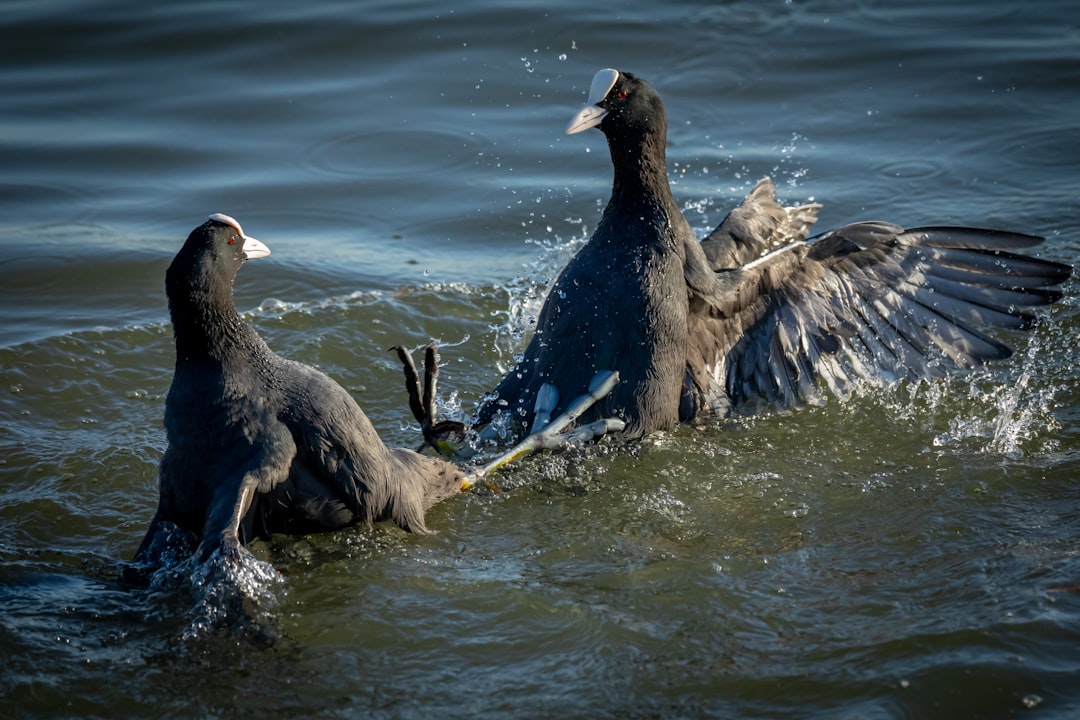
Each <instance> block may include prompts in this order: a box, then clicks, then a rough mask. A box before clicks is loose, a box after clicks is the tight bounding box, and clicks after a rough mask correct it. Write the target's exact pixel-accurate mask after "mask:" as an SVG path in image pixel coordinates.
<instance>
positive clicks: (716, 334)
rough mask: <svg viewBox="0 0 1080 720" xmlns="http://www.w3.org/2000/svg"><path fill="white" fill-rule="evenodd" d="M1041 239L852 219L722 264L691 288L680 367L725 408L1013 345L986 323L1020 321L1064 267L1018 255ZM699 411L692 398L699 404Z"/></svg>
mask: <svg viewBox="0 0 1080 720" xmlns="http://www.w3.org/2000/svg"><path fill="white" fill-rule="evenodd" d="M1040 242H1042V238H1039V237H1035V236H1032V235H1023V234H1019V233H1010V232H1002V231H996V230H982V229H973V228H955V227H926V228H913V229H909V230H905V229H903V228H901V227H899V226H896V225H892V224H889V223H881V222H863V223H856V224H853V225H847V226H845V227H842V228H839V229H837V230H834V231H831V232H828V233H824V234H822V235H818V236H816V237H814V238H811V239H810V240H809V241H807V242H796V243H792V244H790V245H788V246H786V247H783V248H781V249H778V250H775V251H773V252H770V253H768V254H766V255H765V256H764V257H760V258H759V259H757V260H754V261H752V262H749V263H746V264H744V265H742V266H741V267H739V268H738V269H734V270H730V271H721V272H719V273H718V274H717V277H718V280H719V288H718V290H717V292H716V293H715V294H714V295H713V297H709V298H701V299H696V300H694V301H693V305H692V308H691V311H692V317H691V326H690V332H691V338H690V342H691V348H690V355H689V370H690V375H691V376H692V378H693V379H692V382H693V384H694V390H695V392H696V393H697V394H698V402H699V403H703V404H704V405H705V406H707V407H708V409H709V410H710V411H711V412H712V413H713V414H717V415H721V416H725V415H729V414H732V413H733V412H739V413H750V412H755V411H757V410H759V409H765V408H783V407H791V406H794V405H800V404H803V403H807V402H813V401H816V400H819V399H820V398H821V389H822V388H823V387H824V388H827V389H828V390H829V391H831V392H832V393H834V394H836V395H840V396H843V395H845V394H846V393H848V392H849V391H850V390H851V388H852V387H853V385H854V383H855V382H857V381H858V380H861V379H878V380H880V379H889V378H899V377H906V378H912V379H915V378H927V377H933V376H937V375H940V374H941V373H942V372H943V371H944V369H945V367H947V365H948V361H951V362H952V363H953V364H955V365H957V366H960V367H964V368H969V367H974V366H976V365H979V364H981V363H983V362H985V361H987V360H993V359H997V358H1003V357H1008V356H1009V354H1010V353H1011V351H1010V350H1009V348H1008V347H1007V346H1006V345H1004V344H1003V343H1001V342H999V341H998V340H995V339H994V338H992V337H990V336H988V335H986V334H985V333H984V332H983V329H984V328H987V327H1006V328H1023V327H1027V326H1028V325H1030V324H1031V322H1032V321H1033V319H1034V317H1033V315H1032V314H1031V313H1030V311H1029V310H1027V308H1031V307H1036V306H1040V305H1047V304H1049V303H1052V302H1054V301H1055V300H1057V299H1058V298H1060V297H1061V292H1060V291H1059V290H1057V289H1055V288H1054V286H1056V285H1058V284H1059V283H1061V282H1062V281H1064V280H1065V279H1066V278H1068V277H1069V275H1070V273H1071V272H1072V268H1071V267H1069V266H1067V265H1062V264H1060V263H1055V262H1050V261H1046V260H1041V259H1038V258H1033V257H1029V256H1026V255H1022V254H1019V253H1018V252H1017V251H1019V250H1022V249H1025V248H1030V247H1033V246H1035V245H1038V244H1039V243H1040ZM699 410H700V408H699Z"/></svg>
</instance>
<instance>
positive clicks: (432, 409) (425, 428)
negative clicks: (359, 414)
mask: <svg viewBox="0 0 1080 720" xmlns="http://www.w3.org/2000/svg"><path fill="white" fill-rule="evenodd" d="M390 349H391V350H395V351H396V352H397V356H398V359H399V360H401V365H402V369H403V370H404V372H405V391H406V392H408V394H409V409H410V410H412V414H413V417H415V418H416V419H417V420H418V421H419V422H420V430H421V432H423V433H424V442H423V443H421V444H420V447H418V448H417V449H416V451H417V452H420V451H422V450H423V449H424V448H425V447H429V446H430V447H432V448H434V449H435V452H437V453H439V454H440V455H446V456H450V457H452V456H454V455H457V454H458V452H459V451H461V450H462V448H464V447H466V446H467V443H466V439H465V435H466V430H467V429H468V428H467V427H466V425H465V423H462V422H457V421H456V420H443V421H438V420H437V418H438V410H437V408H436V406H435V387H436V384H437V383H438V375H439V350H438V345H436V343H434V342H431V343H428V345H427V347H426V348H424V387H423V395H422V396H421V388H420V376H419V375H418V374H417V372H416V364H415V363H414V362H413V359H412V353H410V352H409V351H408V350H407V349H406V348H405V347H404V346H402V345H395V346H394V347H392V348H390Z"/></svg>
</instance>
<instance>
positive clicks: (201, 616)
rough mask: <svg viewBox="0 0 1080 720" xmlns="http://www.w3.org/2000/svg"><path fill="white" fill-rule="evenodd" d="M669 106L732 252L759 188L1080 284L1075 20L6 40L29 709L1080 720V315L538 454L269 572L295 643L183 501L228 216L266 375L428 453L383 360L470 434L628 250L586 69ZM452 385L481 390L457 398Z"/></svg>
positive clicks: (191, 20)
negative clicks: (412, 376) (584, 266)
mask: <svg viewBox="0 0 1080 720" xmlns="http://www.w3.org/2000/svg"><path fill="white" fill-rule="evenodd" d="M606 66H614V67H619V68H624V69H627V70H631V71H634V72H638V73H640V74H641V75H643V76H645V77H647V78H648V79H649V80H650V81H651V82H652V83H653V84H654V85H656V86H657V87H658V88H659V90H660V91H661V93H662V94H663V96H664V98H665V101H666V103H667V106H668V112H669V117H670V126H671V133H670V135H671V138H670V139H671V147H670V148H669V163H670V170H671V172H672V177H673V179H674V180H675V182H676V188H675V189H676V194H677V196H678V197H679V198H680V199H681V200H682V201H684V202H685V204H686V212H687V216H688V217H689V218H690V220H691V223H692V224H693V225H694V226H695V227H698V228H702V229H705V228H707V227H710V226H711V225H712V224H714V223H716V222H717V221H719V220H720V218H722V217H723V215H724V214H725V212H726V210H727V208H728V207H729V206H730V205H731V204H732V203H733V202H734V201H735V200H736V199H737V198H739V197H741V195H742V194H743V193H744V192H745V191H746V189H748V188H749V186H750V185H751V184H752V183H753V182H754V181H755V180H756V179H757V178H759V177H761V176H763V175H772V176H773V177H775V178H776V180H777V184H778V185H779V187H780V188H781V194H782V195H783V196H784V198H785V199H787V200H789V201H791V202H797V201H805V200H807V199H810V198H813V199H815V200H817V201H820V202H823V203H824V204H825V208H824V209H823V211H822V219H821V225H822V226H824V227H829V226H833V225H837V224H840V223H842V222H846V221H851V220H855V219H866V218H881V219H885V220H892V221H896V222H900V223H905V224H910V225H916V224H931V223H954V224H971V225H983V226H994V227H1004V228H1010V229H1014V230H1021V231H1027V232H1034V233H1038V234H1042V235H1045V236H1047V237H1048V241H1047V243H1046V244H1045V245H1044V246H1043V247H1042V248H1041V249H1040V252H1041V254H1042V255H1043V256H1045V257H1048V258H1051V259H1054V260H1058V261H1061V262H1069V263H1075V262H1076V261H1077V258H1078V257H1080V239H1078V238H1080V180H1078V179H1077V173H1076V168H1077V167H1080V135H1078V131H1077V128H1078V124H1077V118H1080V94H1078V93H1077V89H1078V88H1080V12H1078V11H1077V10H1076V9H1074V8H1073V7H1072V5H1071V4H1069V3H1064V2H1062V3H1054V2H1045V3H1035V4H1029V5H1017V4H1014V3H1002V2H995V3H984V4H982V5H980V6H978V7H977V8H976V7H975V6H971V5H969V4H957V5H955V6H950V5H942V4H939V3H934V4H929V3H927V4H910V3H896V4H883V3H862V4H859V5H856V6H854V7H852V6H849V5H848V4H834V3H827V2H808V3H798V2H791V3H785V2H775V3H770V4H760V3H728V4H714V3H706V2H674V3H665V4H657V3H636V2H635V3H629V4H627V3H623V4H622V6H621V7H612V8H605V7H601V6H597V5H595V4H594V5H587V4H584V5H583V4H580V3H570V2H561V1H559V0H556V2H549V3H543V4H532V3H512V4H509V5H503V4H499V3H469V4H464V5H462V6H455V5H453V4H450V5H446V4H439V3H419V2H405V3H401V2H385V3H367V4H357V5H354V4H349V3H328V4H310V3H309V4H304V5H292V4H287V3H252V4H243V3H220V2H218V3H182V4H175V5H169V4H143V5H131V4H128V3H105V2H101V3H95V2H44V3H14V4H9V5H7V6H5V7H4V8H3V9H0V69H2V72H0V95H2V97H3V98H4V103H3V104H4V110H3V112H2V113H0V190H2V191H0V716H3V717H14V718H38V717H41V718H44V717H79V718H87V717H109V718H114V717H200V718H202V717H238V716H245V717H250V716H257V715H263V716H269V717H275V718H276V717H305V718H307V717H350V718H351V717H365V716H370V717H388V718H413V717H423V718H428V717H498V718H518V717H520V718H534V717H588V718H603V717H612V718H615V717H618V718H622V717H688V718H690V717H704V716H711V717H746V718H761V717H793V718H804V717H805V718H810V717H813V718H886V717H887V718H892V717H906V718H968V717H990V718H995V717H1013V716H1021V717H1026V716H1032V717H1045V718H1070V717H1075V716H1077V715H1078V714H1080V651H1078V649H1077V648H1078V645H1080V559H1078V558H1080V554H1078V550H1080V544H1078V543H1080V541H1078V537H1080V483H1078V480H1077V476H1078V470H1080V434H1078V430H1077V428H1078V420H1080V390H1078V387H1080V383H1078V382H1077V381H1078V378H1080V372H1078V370H1077V367H1078V366H1080V348H1078V347H1077V337H1078V334H1080V308H1078V304H1077V301H1076V296H1075V290H1076V281H1075V280H1073V281H1070V283H1069V284H1068V285H1067V287H1066V290H1067V293H1068V294H1067V297H1066V299H1065V300H1064V301H1063V302H1062V303H1060V304H1059V305H1058V306H1056V307H1054V308H1052V309H1051V310H1049V311H1048V312H1046V313H1045V315H1044V317H1043V321H1042V322H1041V323H1040V325H1039V327H1038V328H1036V330H1035V331H1034V332H1033V333H1030V334H1026V335H1012V336H1002V337H1003V339H1005V340H1007V341H1009V342H1010V343H1011V344H1012V345H1013V346H1014V347H1015V348H1016V350H1017V352H1016V354H1015V356H1014V357H1013V358H1012V359H1011V360H1010V361H1009V362H1006V363H999V364H996V365H994V366H991V367H988V368H984V369H981V370H979V371H977V372H975V373H973V374H969V375H964V376H957V377H956V378H953V379H950V380H947V381H942V382H939V383H935V384H933V385H929V386H920V387H910V386H900V387H897V388H892V389H889V390H868V391H867V392H866V393H864V394H863V395H861V396H859V397H856V398H853V399H851V400H849V401H847V402H843V403H840V402H832V403H829V404H828V405H826V406H824V407H820V408H806V409H803V410H799V411H796V412H791V413H786V414H783V415H776V416H768V417H761V418H756V419H753V420H749V421H744V422H733V423H726V424H717V425H713V426H706V427H700V428H684V429H682V430H680V431H679V432H677V433H674V434H670V435H660V436H655V437H651V438H648V439H647V440H646V441H645V442H643V443H641V444H640V445H637V446H634V447H632V448H622V449H619V448H614V447H611V446H608V445H604V444H602V445H600V446H599V447H594V448H590V449H589V450H587V451H585V452H576V453H570V454H561V455H554V456H544V457H540V458H535V459H532V460H530V461H527V462H525V463H523V464H522V465H521V466H520V467H517V468H515V469H513V470H512V471H510V472H508V473H506V474H505V475H504V476H503V477H502V479H501V482H502V484H503V485H504V492H502V493H501V494H498V495H492V494H489V493H473V494H468V495H464V496H462V497H460V498H456V499H454V500H451V501H449V502H447V503H445V504H443V505H441V506H439V507H437V508H436V509H435V510H434V511H433V512H432V513H431V515H430V518H429V522H428V524H429V527H431V528H433V529H435V530H437V531H438V534H436V535H433V536H428V537H414V536H409V535H406V534H404V533H402V532H400V531H398V530H396V529H394V528H391V527H388V526H377V527H375V528H373V529H369V528H363V527H360V528H353V529H349V530H345V531H341V532H338V533H333V534H328V535H322V536H312V537H304V538H285V537H279V538H275V539H274V540H273V541H272V542H269V543H258V544H255V545H254V546H252V551H253V553H254V555H255V557H256V558H257V560H253V561H251V562H249V563H247V565H246V566H245V567H244V568H242V570H243V572H244V573H245V575H244V576H243V577H240V578H239V579H238V582H239V583H240V584H241V585H242V586H243V587H244V588H246V589H247V591H248V592H249V594H250V595H251V596H252V597H254V598H255V600H256V601H257V604H258V610H257V614H258V615H259V617H261V618H262V619H263V620H264V622H265V623H266V624H267V625H268V626H271V627H273V628H274V629H275V631H276V632H277V635H278V639H277V641H276V642H275V643H273V644H272V645H267V644H265V643H262V642H259V641H258V640H257V639H251V638H249V637H247V636H242V635H238V634H237V633H234V632H230V631H227V630H222V629H220V628H219V627H218V625H220V623H217V622H216V620H217V619H219V617H220V614H221V612H223V611H222V607H223V603H222V602H220V601H221V598H220V597H219V596H218V595H216V594H215V593H216V592H217V590H216V589H215V586H214V584H213V583H212V582H203V581H204V580H205V578H203V577H202V576H200V575H199V574H198V573H197V572H195V571H193V570H192V569H191V568H190V567H186V566H183V565H180V566H177V567H176V568H175V572H174V573H173V574H172V575H171V576H170V577H159V578H158V583H157V585H156V586H155V588H154V589H153V590H152V591H149V592H130V591H127V590H124V589H121V588H120V587H119V586H118V585H117V583H116V572H117V566H118V563H119V562H120V561H121V560H124V559H127V558H129V557H130V556H131V555H132V554H133V553H134V551H135V548H136V547H137V545H138V542H139V540H140V539H141V537H142V533H143V532H144V530H145V528H146V525H147V523H148V522H149V519H150V516H151V515H152V513H153V508H154V504H155V503H156V487H155V468H156V463H157V461H158V459H159V457H160V454H161V452H162V450H163V449H164V432H163V430H162V427H161V418H162V413H163V403H164V396H165V393H166V392H167V390H168V386H169V382H170V379H171V372H172V363H173V348H172V338H171V329H170V327H169V325H168V322H167V313H166V306H165V299H164V291H163V276H164V269H165V267H166V266H167V264H168V262H169V260H170V259H171V257H172V255H173V254H174V253H175V252H176V250H177V249H178V247H179V245H180V243H181V242H182V241H183V239H184V237H186V235H187V233H188V232H189V231H190V230H191V229H192V228H193V227H195V226H196V225H198V224H199V223H201V222H202V221H203V219H204V218H205V217H206V215H207V214H209V213H211V212H218V211H221V212H227V213H229V214H231V215H233V216H235V217H236V218H238V219H239V220H240V221H241V222H242V223H243V225H244V228H245V230H247V231H248V232H249V233H250V234H252V235H254V236H256V237H258V238H260V239H262V240H264V241H265V242H266V243H267V244H268V245H269V246H270V247H271V249H272V250H273V254H272V255H271V256H270V257H269V258H267V259H265V260H259V261H257V262H252V263H250V264H248V265H247V266H245V267H244V268H243V270H242V271H241V274H240V276H239V279H238V281H237V302H238V305H239V307H240V308H241V309H242V310H243V311H244V312H245V314H246V317H247V318H248V320H249V321H250V322H251V323H252V324H253V325H255V326H256V327H257V328H258V330H259V332H260V333H261V334H262V335H263V336H264V337H265V338H266V339H267V341H268V342H269V343H270V345H271V347H273V348H274V349H275V350H277V351H278V352H279V353H281V354H283V355H286V356H288V357H291V358H294V359H297V360H302V361H304V362H308V363H311V364H314V365H317V366H319V367H320V368H322V369H323V370H324V371H326V372H327V373H329V374H330V375H331V376H332V377H334V378H335V379H336V380H338V381H339V382H341V383H342V384H343V385H344V386H345V387H346V388H348V389H349V390H350V391H351V392H352V393H353V394H354V395H355V396H356V397H357V399H358V400H359V402H360V403H361V405H362V406H363V407H364V409H365V411H366V412H367V413H368V415H369V416H370V417H371V419H372V421H373V422H374V423H375V425H376V427H377V428H378V429H379V431H380V433H381V434H382V435H383V437H384V438H385V439H387V440H388V441H389V442H391V443H395V444H404V445H412V444H414V443H415V442H416V441H417V436H418V431H417V429H416V428H415V427H413V426H411V425H409V424H408V421H409V418H408V415H407V408H406V405H405V403H404V394H403V392H402V390H401V379H400V371H399V369H398V367H397V364H396V361H395V359H394V357H393V356H392V354H390V353H388V352H386V348H387V347H389V346H391V345H394V344H397V343H406V344H410V345H413V346H419V345H421V344H423V343H425V342H426V341H427V340H428V339H429V338H437V339H439V340H440V341H441V342H442V343H443V345H444V349H443V359H444V361H446V363H447V365H446V367H445V369H444V371H443V378H442V384H441V386H440V387H441V388H442V390H443V392H444V393H445V398H444V399H445V401H446V404H447V405H448V406H449V407H450V408H451V409H452V408H453V407H455V406H456V407H459V408H461V409H463V410H465V411H468V410H471V409H472V408H473V407H474V403H475V402H476V400H477V399H478V398H479V397H480V395H481V394H482V393H483V392H484V391H485V390H487V389H490V387H491V385H492V384H493V381H494V380H495V379H496V378H497V376H498V375H499V372H500V369H501V368H504V367H506V366H507V364H509V363H510V362H511V361H512V355H513V353H514V352H516V351H518V350H520V349H521V347H522V345H523V341H524V339H525V338H527V334H528V328H529V319H530V315H531V314H533V313H535V312H536V311H537V309H538V307H539V301H540V299H541V298H542V295H543V291H544V287H545V283H546V282H548V281H549V280H551V279H552V278H553V277H554V275H555V274H556V273H557V272H558V270H559V268H560V267H561V265H562V263H564V262H565V261H566V259H567V258H568V257H569V256H570V254H571V253H572V252H573V250H574V248H575V247H576V246H577V244H578V243H580V242H581V241H582V239H583V238H585V237H587V236H588V234H589V232H591V229H592V227H594V226H595V223H596V220H597V218H598V216H599V211H600V209H601V207H602V203H603V202H604V201H606V197H607V191H608V189H609V182H610V170H609V166H608V159H607V152H606V149H605V148H604V145H603V139H602V137H601V136H600V135H599V133H591V134H587V135H584V136H575V137H565V136H563V135H562V129H563V127H564V126H565V123H566V121H567V119H568V118H569V116H570V115H571V114H572V113H573V112H574V110H575V109H576V108H577V106H578V105H579V104H580V103H581V102H582V100H583V99H584V93H585V90H586V89H587V87H588V83H589V80H590V79H591V77H592V74H593V73H594V72H595V71H596V69H598V68H600V67H606ZM451 393H453V394H451Z"/></svg>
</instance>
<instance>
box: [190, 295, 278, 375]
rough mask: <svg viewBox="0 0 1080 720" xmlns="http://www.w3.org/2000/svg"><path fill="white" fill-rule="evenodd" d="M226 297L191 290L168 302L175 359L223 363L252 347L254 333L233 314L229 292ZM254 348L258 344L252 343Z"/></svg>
mask: <svg viewBox="0 0 1080 720" xmlns="http://www.w3.org/2000/svg"><path fill="white" fill-rule="evenodd" d="M228 290H229V292H228V293H227V297H225V296H221V295H220V294H219V295H218V296H217V297H215V296H214V293H213V292H211V291H205V290H199V289H192V290H191V291H189V292H188V293H184V294H183V295H181V297H179V298H170V300H169V312H170V315H171V316H172V323H173V336H174V337H175V339H176V359H177V361H178V362H180V361H182V360H202V359H213V360H218V361H221V360H224V359H225V358H226V357H228V356H229V354H230V353H231V352H232V351H233V350H234V349H235V348H237V347H242V346H248V347H250V346H251V345H252V342H253V341H252V337H253V336H255V332H254V331H253V330H252V329H251V328H250V327H249V326H248V325H247V323H245V322H244V321H243V320H242V319H241V318H240V315H239V314H238V313H237V312H236V305H235V303H234V302H233V299H232V292H231V288H229V289H228ZM256 344H258V343H256Z"/></svg>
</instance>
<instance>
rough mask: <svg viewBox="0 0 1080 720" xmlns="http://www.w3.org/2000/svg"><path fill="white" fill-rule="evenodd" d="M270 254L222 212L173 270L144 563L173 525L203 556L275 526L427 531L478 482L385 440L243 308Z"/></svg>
mask: <svg viewBox="0 0 1080 720" xmlns="http://www.w3.org/2000/svg"><path fill="white" fill-rule="evenodd" d="M269 253H270V251H269V250H268V249H267V247H266V246H265V245H263V244H262V243H260V242H259V241H258V240H255V239H254V238H251V237H248V236H246V235H245V234H244V231H243V230H242V229H241V227H240V224H239V223H238V222H236V220H234V219H232V218H230V217H228V216H227V215H221V214H215V215H211V216H210V219H209V221H207V222H206V223H204V224H202V225H200V226H199V227H197V228H195V230H193V231H192V233H191V235H189V236H188V239H187V242H185V243H184V246H183V248H181V250H180V252H179V253H178V254H177V255H176V258H175V259H174V260H173V262H172V264H171V265H170V266H169V269H168V272H167V274H166V279H165V288H166V292H167V294H168V298H169V312H170V314H171V317H172V323H173V332H174V335H175V339H176V369H175V372H174V375H173V382H172V387H171V388H170V389H169V395H168V398H167V399H166V401H165V430H166V434H167V436H168V447H167V448H166V450H165V455H164V457H163V458H162V460H161V465H160V468H159V476H158V483H159V492H160V499H159V503H158V508H157V512H156V513H155V515H154V518H153V520H152V522H151V523H150V529H149V530H148V531H147V533H146V536H145V538H144V539H143V541H142V544H141V546H140V547H139V550H138V552H137V554H136V562H137V563H147V564H156V561H157V559H158V558H157V555H159V554H160V552H161V551H162V549H163V548H164V547H166V546H167V543H168V540H169V537H170V536H175V535H176V533H175V531H174V528H179V529H180V530H182V531H186V533H190V534H192V535H194V536H195V537H196V538H197V539H198V542H199V543H200V545H199V555H200V558H201V559H205V558H207V557H209V556H210V555H211V554H212V553H213V552H214V551H215V550H217V549H219V548H220V549H221V550H222V551H223V553H225V554H232V555H235V554H236V553H238V552H239V550H240V547H241V546H242V545H243V544H244V543H247V542H248V541H250V540H252V539H254V538H256V537H266V536H268V535H270V534H271V533H307V532H313V531H319V530H332V529H335V528H340V527H343V526H346V525H349V524H352V523H356V522H361V521H363V522H369V523H370V522H374V521H378V520H384V519H386V520H391V521H393V522H394V523H396V524H398V525H399V526H401V527H402V528H404V529H406V530H409V531H412V532H425V531H426V528H425V525H424V512H425V511H426V510H427V509H428V508H430V507H431V506H432V505H434V504H435V503H437V502H439V501H440V500H443V499H445V498H448V497H450V496H452V495H454V494H455V493H457V492H459V491H460V490H461V489H462V487H463V484H464V485H468V484H469V482H470V477H469V476H468V475H467V474H466V473H464V472H462V470H461V469H459V468H458V467H457V466H455V465H453V464H451V463H449V462H447V461H445V460H442V459H440V458H437V457H427V456H423V455H419V454H417V453H415V452H412V451H411V450H404V449H392V448H388V447H387V446H386V445H385V444H383V442H382V440H380V439H379V436H378V435H377V434H376V432H375V429H374V428H373V427H372V425H371V423H370V422H369V421H368V419H367V417H366V416H365V415H364V412H363V411H362V410H361V409H360V407H359V406H358V405H357V404H356V402H355V401H354V400H353V398H352V397H351V396H350V395H349V393H347V392H346V391H345V390H344V389H343V388H342V387H341V386H340V385H338V384H337V383H336V382H334V381H333V380H331V379H330V378H329V377H327V376H326V375H324V374H323V373H321V372H319V371H318V370H315V369H314V368H311V367H308V366H307V365H303V364H301V363H298V362H293V361H290V360H286V359H285V358H283V357H280V356H279V355H276V354H275V353H274V352H273V351H272V350H270V348H269V347H267V345H266V343H265V342H263V340H262V338H260V337H259V335H258V334H257V333H256V332H255V331H254V330H253V329H252V328H251V327H250V326H249V325H248V324H247V323H245V322H244V321H243V320H242V319H241V318H240V316H239V315H238V314H237V312H236V305H235V303H234V301H233V280H234V279H235V278H236V273H237V271H238V270H239V269H240V266H241V265H243V263H244V261H245V260H249V259H253V258H259V257H263V256H265V255H268V254H269Z"/></svg>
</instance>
